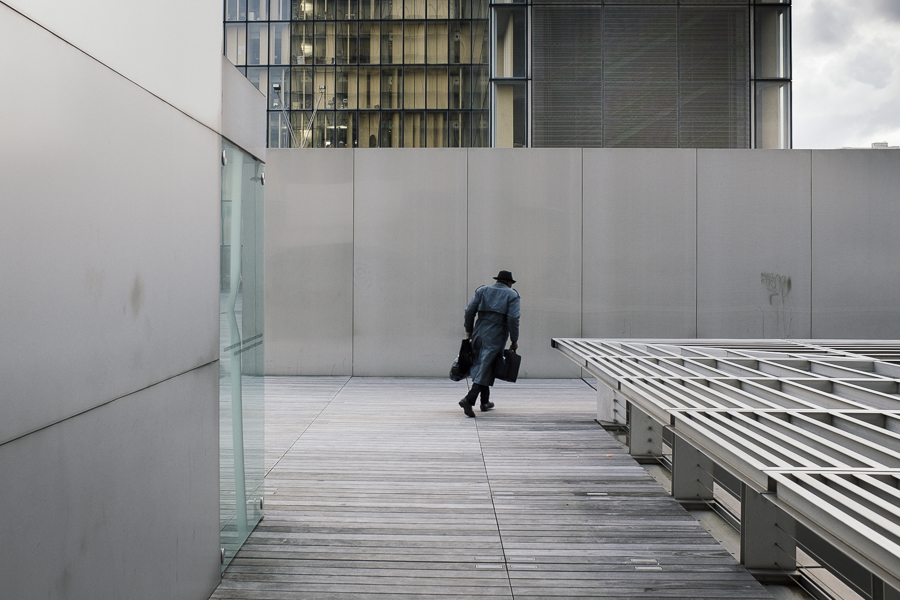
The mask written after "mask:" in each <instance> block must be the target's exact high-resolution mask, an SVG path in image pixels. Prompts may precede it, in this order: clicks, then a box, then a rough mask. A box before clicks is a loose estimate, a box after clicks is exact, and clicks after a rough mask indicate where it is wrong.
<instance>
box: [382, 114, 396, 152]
mask: <svg viewBox="0 0 900 600" xmlns="http://www.w3.org/2000/svg"><path fill="white" fill-rule="evenodd" d="M400 134H401V127H400V113H398V112H383V113H381V136H380V147H381V148H399V147H400Z"/></svg>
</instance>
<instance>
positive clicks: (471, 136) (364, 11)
mask: <svg viewBox="0 0 900 600" xmlns="http://www.w3.org/2000/svg"><path fill="white" fill-rule="evenodd" d="M268 1H269V4H268V5H267V4H266V0H226V7H225V17H226V22H225V53H226V55H227V56H228V58H229V59H231V61H232V62H233V63H234V64H235V65H237V66H238V68H239V69H241V70H242V71H243V72H244V73H245V74H246V75H247V77H248V78H249V79H250V80H251V81H252V82H253V83H254V84H256V85H257V86H258V87H259V89H260V90H262V91H263V92H264V93H265V94H266V95H267V96H268V99H269V146H270V147H276V148H277V147H317V148H326V147H332V148H344V147H382V148H383V147H394V148H398V147H480V146H493V147H500V148H523V147H607V148H646V147H655V148H790V147H791V55H790V0H507V1H496V0H268Z"/></svg>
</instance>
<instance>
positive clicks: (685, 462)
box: [672, 434, 715, 507]
mask: <svg viewBox="0 0 900 600" xmlns="http://www.w3.org/2000/svg"><path fill="white" fill-rule="evenodd" d="M714 468H715V464H714V463H713V461H712V459H710V458H709V457H708V456H706V455H705V454H703V453H702V452H700V451H699V450H697V449H696V448H694V447H693V446H692V445H691V444H690V443H689V442H687V441H685V439H684V438H682V437H681V436H680V435H678V434H676V435H675V445H674V447H673V448H672V495H673V496H674V497H675V499H676V500H678V501H679V502H681V503H682V505H685V506H688V507H689V506H690V505H701V506H706V505H708V504H709V503H710V502H711V501H712V500H713V481H714V480H713V469H714Z"/></svg>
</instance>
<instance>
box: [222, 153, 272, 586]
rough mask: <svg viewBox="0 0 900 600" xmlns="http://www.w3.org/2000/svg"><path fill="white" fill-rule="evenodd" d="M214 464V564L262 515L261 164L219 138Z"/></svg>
mask: <svg viewBox="0 0 900 600" xmlns="http://www.w3.org/2000/svg"><path fill="white" fill-rule="evenodd" d="M222 150H223V152H224V155H225V157H226V164H225V165H224V166H223V167H222V206H221V215H222V217H221V218H222V220H221V246H220V248H221V250H220V256H221V262H220V265H221V266H220V269H219V274H220V286H219V290H220V294H219V303H220V315H221V320H220V324H221V325H220V336H219V337H220V346H219V348H220V354H219V374H220V375H219V432H220V435H219V451H220V459H219V465H220V466H219V470H220V484H219V490H220V511H219V515H220V540H221V546H222V548H223V549H224V551H225V561H224V564H223V565H222V569H223V570H224V569H225V567H226V566H227V565H228V564H229V563H230V562H231V559H232V558H234V555H235V553H236V552H237V551H238V549H239V548H240V547H241V545H242V544H243V543H244V541H245V540H246V539H247V536H248V535H249V534H250V532H251V531H252V530H253V528H254V527H255V526H256V524H257V523H259V521H260V519H261V518H262V515H263V513H262V500H263V497H264V495H265V486H264V479H265V463H264V459H265V443H264V433H265V432H264V400H265V386H264V379H263V366H264V363H265V361H264V355H263V347H264V346H263V330H264V319H263V289H264V282H263V247H264V246H263V189H262V178H261V173H262V164H261V163H259V162H258V161H256V160H254V159H253V158H252V157H250V156H249V155H247V154H244V153H243V152H241V151H240V150H238V149H237V148H235V147H234V146H231V145H230V144H228V143H227V142H225V141H223V142H222Z"/></svg>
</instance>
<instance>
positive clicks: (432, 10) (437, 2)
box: [425, 0, 450, 19]
mask: <svg viewBox="0 0 900 600" xmlns="http://www.w3.org/2000/svg"><path fill="white" fill-rule="evenodd" d="M426 10H427V12H426V14H425V17H426V18H428V19H446V18H447V17H448V16H450V2H448V1H447V0H428V7H427V8H426Z"/></svg>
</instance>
